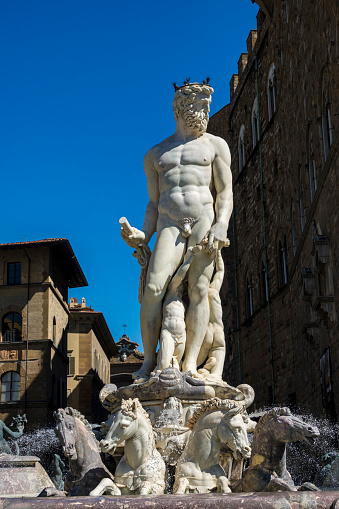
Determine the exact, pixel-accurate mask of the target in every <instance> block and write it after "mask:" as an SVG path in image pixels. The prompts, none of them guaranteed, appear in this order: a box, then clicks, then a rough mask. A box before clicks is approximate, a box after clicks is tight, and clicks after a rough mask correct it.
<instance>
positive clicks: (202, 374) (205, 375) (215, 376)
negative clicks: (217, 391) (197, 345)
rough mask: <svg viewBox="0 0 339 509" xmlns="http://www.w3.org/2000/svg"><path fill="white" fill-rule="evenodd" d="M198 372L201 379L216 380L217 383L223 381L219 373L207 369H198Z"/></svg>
mask: <svg viewBox="0 0 339 509" xmlns="http://www.w3.org/2000/svg"><path fill="white" fill-rule="evenodd" d="M198 373H199V375H200V377H201V379H202V380H205V381H206V382H217V383H225V382H224V381H223V379H222V378H221V376H220V375H218V374H216V373H211V372H210V371H208V370H207V369H199V370H198Z"/></svg>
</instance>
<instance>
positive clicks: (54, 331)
mask: <svg viewBox="0 0 339 509" xmlns="http://www.w3.org/2000/svg"><path fill="white" fill-rule="evenodd" d="M55 343H56V320H55V316H54V317H53V344H54V345H55Z"/></svg>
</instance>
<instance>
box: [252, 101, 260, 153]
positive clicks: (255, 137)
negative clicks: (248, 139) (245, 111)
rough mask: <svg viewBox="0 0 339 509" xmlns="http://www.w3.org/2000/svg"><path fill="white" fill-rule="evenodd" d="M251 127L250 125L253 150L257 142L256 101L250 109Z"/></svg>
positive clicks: (257, 118) (257, 116)
mask: <svg viewBox="0 0 339 509" xmlns="http://www.w3.org/2000/svg"><path fill="white" fill-rule="evenodd" d="M251 125H252V138H253V148H254V147H255V146H256V144H257V143H258V141H259V115H258V100H257V98H255V99H254V103H253V107H252V116H251Z"/></svg>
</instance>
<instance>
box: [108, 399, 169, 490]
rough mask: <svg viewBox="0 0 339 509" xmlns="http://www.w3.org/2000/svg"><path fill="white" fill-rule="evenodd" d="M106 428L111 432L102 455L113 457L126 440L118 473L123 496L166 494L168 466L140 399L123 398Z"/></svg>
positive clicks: (117, 481)
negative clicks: (117, 448)
mask: <svg viewBox="0 0 339 509" xmlns="http://www.w3.org/2000/svg"><path fill="white" fill-rule="evenodd" d="M103 427H104V428H106V429H107V430H108V433H107V435H106V437H105V438H104V439H103V440H101V442H100V446H101V451H102V452H104V453H109V454H113V453H114V450H115V448H116V447H117V446H118V445H120V444H121V443H122V442H124V441H125V451H124V456H123V457H122V458H121V460H120V462H119V463H118V465H117V468H116V471H115V482H116V485H117V486H118V488H120V490H121V494H122V495H129V494H140V495H149V494H161V493H163V492H164V489H165V480H164V479H165V463H164V460H163V459H162V457H161V455H160V453H159V452H158V451H157V449H156V446H155V437H154V433H153V429H152V425H151V421H150V420H149V417H148V415H147V412H146V411H145V410H144V409H143V408H142V406H141V404H140V403H139V401H138V399H136V398H135V399H128V400H124V399H123V400H122V401H121V407H120V409H119V410H117V411H116V412H115V413H113V414H112V415H111V417H110V419H109V420H108V421H107V422H106V423H104V424H103Z"/></svg>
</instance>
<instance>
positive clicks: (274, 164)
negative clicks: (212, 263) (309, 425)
mask: <svg viewBox="0 0 339 509" xmlns="http://www.w3.org/2000/svg"><path fill="white" fill-rule="evenodd" d="M257 3H258V4H259V6H260V10H259V13H258V16H257V29H256V30H252V31H251V32H250V34H249V36H248V39H247V51H246V53H242V54H241V55H240V58H239V63H238V71H237V73H236V74H234V75H233V76H232V79H231V82H230V93H231V99H230V104H228V105H227V106H225V108H223V109H222V110H220V111H219V112H218V113H217V114H216V115H214V116H213V117H212V118H211V120H210V124H209V131H210V132H211V133H213V134H216V135H218V136H222V137H223V138H225V139H226V140H227V142H228V143H229V145H230V148H231V153H232V174H233V191H234V212H233V217H232V220H231V222H230V227H229V231H228V236H229V238H230V240H231V247H230V248H228V249H224V251H225V261H226V266H227V277H226V278H225V282H224V287H223V290H222V292H223V293H222V304H223V311H224V322H225V332H226V343H227V354H226V361H225V371H224V379H225V380H227V382H228V383H230V384H232V385H237V384H239V383H249V384H251V385H252V386H253V387H254V389H255V391H256V400H255V401H256V403H255V404H256V407H257V408H260V407H264V406H267V405H272V404H280V405H282V404H289V405H290V406H291V407H292V408H297V409H299V410H310V411H312V412H314V413H315V414H318V415H326V416H328V417H329V418H331V419H336V415H337V412H338V410H339V408H338V405H339V348H338V318H337V317H338V309H339V297H338V296H339V287H338V277H339V220H338V217H339V212H338V205H337V203H338V198H339V167H338V165H339V161H338V146H339V129H338V127H339V126H338V123H339V89H338V87H339V64H338V62H339V32H338V26H339V6H338V2H337V1H336V0H328V1H327V2H325V3H324V2H315V1H312V0H311V1H308V2H306V1H297V0H282V1H279V2H273V1H267V2H266V1H258V2H257ZM244 42H245V41H244Z"/></svg>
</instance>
